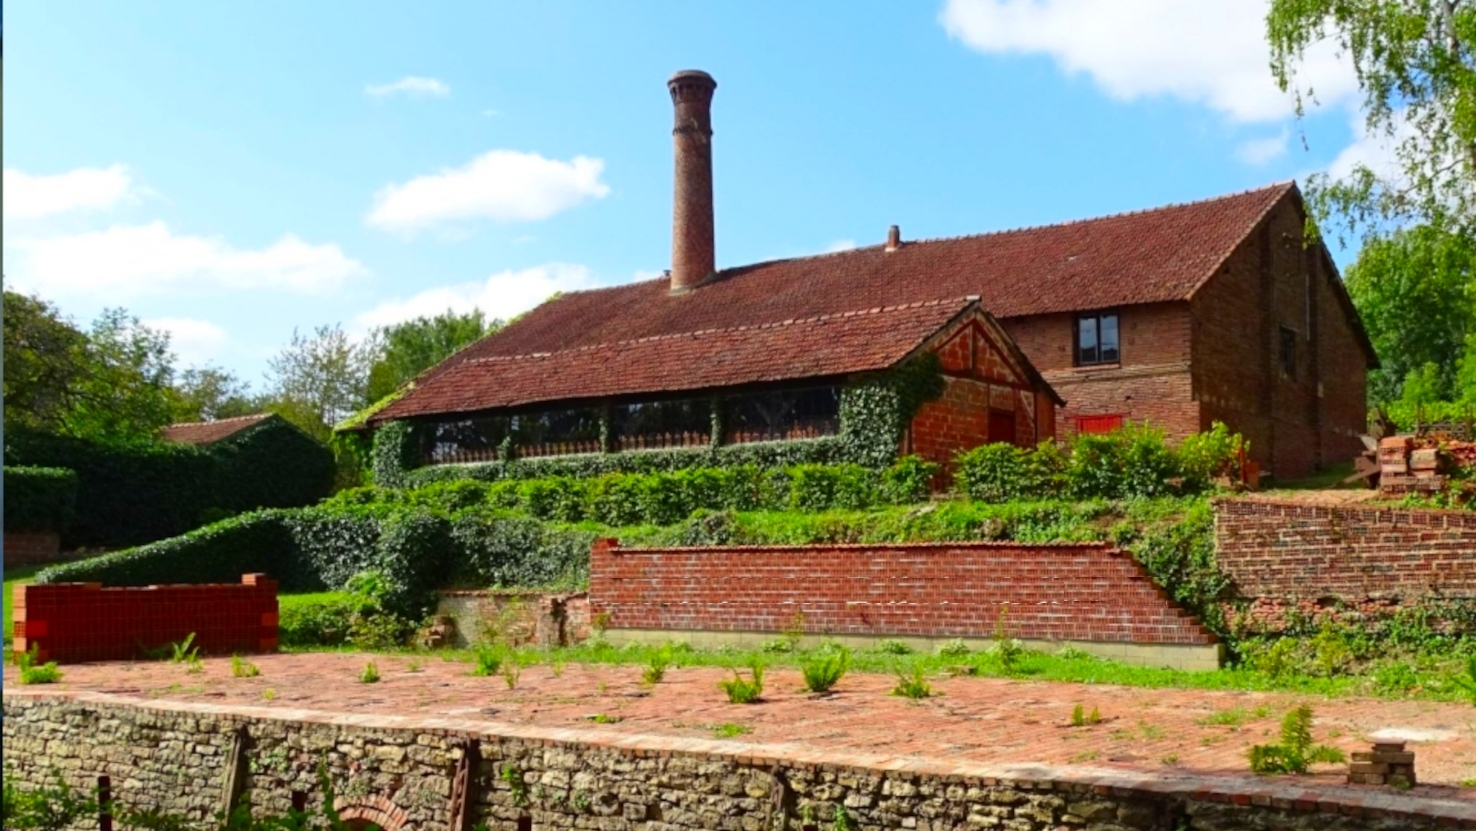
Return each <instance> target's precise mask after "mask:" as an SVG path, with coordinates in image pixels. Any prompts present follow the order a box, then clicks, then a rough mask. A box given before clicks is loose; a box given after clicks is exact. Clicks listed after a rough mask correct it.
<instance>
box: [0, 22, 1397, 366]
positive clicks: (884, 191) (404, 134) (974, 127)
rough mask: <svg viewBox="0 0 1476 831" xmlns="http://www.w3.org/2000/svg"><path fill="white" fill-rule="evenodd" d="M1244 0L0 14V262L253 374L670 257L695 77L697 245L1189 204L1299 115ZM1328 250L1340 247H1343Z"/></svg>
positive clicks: (1346, 101) (1314, 139)
mask: <svg viewBox="0 0 1476 831" xmlns="http://www.w3.org/2000/svg"><path fill="white" fill-rule="evenodd" d="M1264 10H1265V4H1264V2H1262V0H1204V2H1202V3H1201V2H1194V3H1184V2H1182V0H932V1H931V2H921V0H919V1H918V2H906V3H897V2H892V1H891V0H845V1H844V2H841V0H833V1H832V0H824V1H822V0H815V1H814V2H805V3H783V2H778V0H763V1H762V2H747V3H741V4H740V3H726V4H716V3H690V2H643V3H639V4H637V3H619V4H616V3H597V2H578V3H575V2H558V1H557V0H544V2H539V3H490V2H465V3H452V2H444V3H433V4H420V3H417V4H408V3H403V2H401V3H373V2H354V3H348V2H326V0H325V2H315V3H286V2H254V3H249V4H247V3H234V4H217V3H186V2H174V3H148V2H130V3H127V4H123V3H116V2H81V1H80V0H79V1H78V2H68V3H65V4H60V3H24V4H9V6H8V7H7V8H5V9H4V14H5V19H4V29H5V31H6V33H7V34H8V35H9V37H8V38H7V40H8V43H7V44H6V46H7V49H6V54H5V62H6V67H5V68H6V69H7V70H8V71H7V72H5V73H4V85H5V86H4V103H5V116H6V117H5V119H4V148H5V157H4V168H5V181H4V208H5V217H4V237H5V245H4V266H5V274H6V280H7V284H8V286H9V287H12V288H15V289H18V290H23V291H27V292H34V293H39V294H40V295H42V296H43V297H45V298H47V299H48V300H51V301H53V302H55V303H56V304H57V305H59V306H60V307H61V309H62V310H63V311H64V312H65V313H66V314H68V315H69V316H71V317H72V318H73V319H74V320H76V321H77V322H78V323H87V322H89V321H91V320H92V318H93V317H95V316H96V315H97V313H98V312H99V311H100V310H102V309H103V308H106V307H110V306H123V307H126V308H127V309H129V310H130V311H132V312H133V313H135V314H137V315H139V316H140V317H142V318H143V319H144V320H146V321H150V322H152V323H153V324H154V325H158V326H161V327H163V328H166V329H169V330H170V331H171V332H172V333H173V335H174V339H175V348H176V352H177V353H178V354H179V356H180V362H181V364H183V365H191V364H193V365H204V364H213V365H216V366H221V367H224V368H227V369H230V370H232V371H235V372H236V373H237V374H238V375H239V376H241V377H242V378H243V379H244V380H247V381H250V382H252V383H253V385H254V386H255V387H257V388H259V387H260V386H261V376H262V372H263V370H264V369H265V365H266V361H267V359H268V358H269V357H270V356H271V355H273V354H275V353H276V351H277V350H278V349H280V348H281V346H282V345H283V344H284V343H285V342H286V341H287V340H288V338H289V337H290V335H291V333H292V331H293V329H294V328H299V329H308V328H311V327H314V326H317V325H321V324H332V323H341V324H342V325H343V326H344V327H345V328H347V329H349V330H350V331H353V332H363V331H366V330H368V329H369V328H370V327H372V326H374V325H380V324H385V323H390V322H394V321H395V320H400V319H404V318H406V317H411V316H415V315H417V314H428V313H434V312H437V311H440V310H443V309H445V308H446V307H447V306H454V307H456V308H458V309H462V308H469V307H471V306H472V305H480V306H482V307H483V308H484V309H486V310H487V311H489V312H491V313H493V314H495V315H499V316H506V315H510V314H513V313H516V312H518V311H521V310H523V309H525V308H528V307H529V306H531V305H533V304H536V303H537V302H539V301H540V300H541V299H542V298H544V297H546V296H547V295H548V294H549V293H550V292H552V291H556V290H570V289H577V288H585V287H591V286H601V285H613V284H618V283H623V282H628V281H630V280H633V279H640V278H644V277H649V276H652V275H654V274H657V273H659V272H660V271H661V270H662V269H663V268H666V267H667V265H668V259H669V253H670V217H671V187H672V183H671V176H672V173H671V166H672V162H671V138H670V127H671V104H670V100H669V98H668V97H667V92H666V89H665V81H666V78H667V77H668V76H670V75H671V73H672V72H674V71H675V70H678V69H683V68H700V69H705V70H707V71H709V72H710V73H712V75H713V76H714V77H715V78H716V79H717V81H718V84H719V86H718V90H717V95H716V98H715V101H714V105H713V121H714V131H715V137H714V158H715V181H716V203H717V204H716V212H717V242H718V263H719V266H720V267H721V266H732V265H739V264H742V263H747V262H753V261H757V260H763V259H771V258H775V257H786V256H794V255H802V254H810V253H819V252H823V251H827V250H832V249H835V248H840V247H846V246H850V245H857V244H860V245H869V244H873V243H879V242H882V241H883V240H884V238H885V233H886V228H887V226H888V225H890V224H894V223H895V224H899V225H901V227H902V233H903V237H904V238H919V237H937V236H950V235H955V234H966V233H978V232H984V231H991V230H999V229H1004V228H1011V227H1018V226H1025V225H1035V224H1043V223H1051V222H1058V221H1063V220H1069V219H1076V218H1081V217H1087V216H1093V215H1098V214H1104V213H1112V212H1117V211H1124V210H1134V209H1139V208H1146V207H1152V206H1155V205H1159V204H1164V203H1168V202H1174V201H1184V200H1192V199H1200V198H1205V197H1209V196H1214V195H1217V194H1221V193H1227V192H1231V191H1237V190H1243V189H1246V188H1252V187H1257V186H1260V185H1263V184H1266V183H1269V182H1273V181H1279V180H1285V179H1290V178H1302V177H1304V176H1305V175H1306V174H1308V173H1310V172H1314V171H1319V170H1327V169H1332V170H1334V171H1336V170H1339V169H1344V168H1346V166H1347V165H1348V164H1349V162H1350V161H1351V160H1353V159H1377V158H1378V154H1379V152H1380V151H1379V150H1378V148H1377V147H1376V146H1374V144H1373V143H1371V142H1370V141H1369V140H1367V139H1366V138H1364V137H1363V136H1362V135H1361V132H1360V130H1359V127H1358V121H1357V113H1356V110H1355V106H1354V105H1355V104H1356V100H1355V98H1356V87H1355V86H1354V84H1353V81H1352V76H1351V72H1350V71H1349V70H1348V69H1347V68H1346V67H1344V66H1343V65H1342V64H1341V63H1340V62H1338V61H1337V60H1335V58H1334V57H1333V56H1332V55H1331V53H1330V51H1326V50H1323V51H1319V53H1318V56H1317V58H1316V60H1315V61H1314V62H1313V64H1312V65H1311V66H1310V67H1309V69H1308V78H1309V81H1310V82H1311V83H1312V85H1313V86H1314V87H1315V88H1316V89H1317V91H1318V95H1319V100H1320V106H1319V107H1317V108H1315V109H1314V110H1313V112H1312V114H1311V115H1310V117H1309V118H1308V119H1307V121H1306V122H1305V124H1304V125H1302V126H1304V127H1305V130H1306V138H1307V142H1308V144H1309V145H1310V147H1309V149H1304V148H1303V146H1302V134H1301V130H1302V126H1299V125H1298V124H1297V123H1296V122H1295V120H1294V119H1293V117H1292V108H1291V103H1290V100H1289V99H1288V98H1287V97H1286V96H1284V95H1282V94H1280V93H1279V92H1278V91H1277V90H1276V89H1275V86H1274V84H1273V83H1272V81H1271V77H1270V74H1269V71H1268V70H1267V69H1266V52H1265V46H1264V44H1263V42H1262V39H1261V19H1262V16H1263V15H1264ZM1347 257H1348V252H1341V254H1340V260H1342V261H1343V262H1344V263H1346V262H1347Z"/></svg>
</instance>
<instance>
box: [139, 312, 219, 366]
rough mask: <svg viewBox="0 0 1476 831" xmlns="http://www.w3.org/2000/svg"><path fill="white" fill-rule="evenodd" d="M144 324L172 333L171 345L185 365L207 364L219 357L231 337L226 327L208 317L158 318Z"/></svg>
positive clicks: (170, 335)
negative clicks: (228, 337)
mask: <svg viewBox="0 0 1476 831" xmlns="http://www.w3.org/2000/svg"><path fill="white" fill-rule="evenodd" d="M143 323H144V325H145V326H147V327H149V328H150V329H162V330H164V331H165V332H168V333H169V345H170V347H172V348H173V349H174V354H175V355H177V356H179V358H180V360H181V362H182V363H183V364H184V365H185V366H205V365H206V364H208V363H210V362H211V361H213V360H215V358H216V357H218V356H219V355H220V351H221V349H222V348H224V347H225V344H226V340H227V336H226V330H225V329H222V328H221V327H219V326H217V325H215V324H214V323H211V322H210V321H208V320H196V319H194V318H188V317H157V318H154V319H152V320H145V321H144V322H143Z"/></svg>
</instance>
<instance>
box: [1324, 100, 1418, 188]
mask: <svg viewBox="0 0 1476 831" xmlns="http://www.w3.org/2000/svg"><path fill="white" fill-rule="evenodd" d="M1402 115H1403V114H1402V113H1399V114H1396V116H1395V125H1394V132H1393V134H1392V135H1385V134H1383V133H1373V134H1371V133H1369V132H1368V125H1367V123H1366V122H1365V121H1364V119H1363V116H1362V115H1355V116H1354V117H1353V123H1352V125H1351V128H1350V129H1351V130H1352V131H1353V135H1354V139H1353V143H1352V144H1349V145H1348V146H1347V147H1345V148H1343V152H1341V153H1339V154H1338V156H1337V158H1335V159H1333V160H1332V163H1331V164H1329V165H1328V166H1327V174H1328V175H1329V176H1331V177H1332V178H1334V179H1341V178H1343V177H1345V176H1347V175H1348V174H1350V173H1352V172H1353V168H1355V167H1357V166H1359V165H1362V166H1364V167H1367V168H1368V169H1369V170H1372V171H1373V172H1374V173H1376V174H1378V176H1379V177H1380V178H1383V179H1387V180H1391V181H1396V182H1400V181H1405V180H1406V179H1407V176H1408V174H1406V173H1405V171H1404V166H1403V164H1401V163H1400V161H1399V157H1398V156H1397V155H1396V154H1395V148H1397V147H1398V146H1399V145H1400V143H1401V142H1403V141H1405V140H1406V139H1408V138H1411V137H1413V136H1414V132H1415V128H1414V126H1413V125H1411V124H1410V123H1409V122H1408V121H1406V120H1405V119H1404V118H1403V117H1402Z"/></svg>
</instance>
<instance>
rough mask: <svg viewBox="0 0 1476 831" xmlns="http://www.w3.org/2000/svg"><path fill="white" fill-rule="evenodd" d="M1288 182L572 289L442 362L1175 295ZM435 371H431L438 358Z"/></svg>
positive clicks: (1192, 285)
mask: <svg viewBox="0 0 1476 831" xmlns="http://www.w3.org/2000/svg"><path fill="white" fill-rule="evenodd" d="M1295 193H1296V185H1295V184H1293V183H1291V182H1286V183H1282V184H1277V185H1272V186H1270V187H1265V188H1261V189H1260V190H1253V191H1247V192H1245V193H1238V194H1233V195H1230V196H1223V197H1220V198H1217V199H1209V200H1205V201H1203V202H1193V203H1189V204H1184V205H1170V206H1168V207H1163V208H1155V209H1152V210H1146V211H1139V212H1136V213H1126V214H1117V215H1114V216H1108V217H1102V218H1100V219H1088V220H1081V221H1077V222H1068V223H1064V224H1061V225H1050V226H1045V227H1040V228H1026V229H1022V230H1015V231H1002V232H999V233H992V234H981V235H977V236H968V237H955V238H952V239H939V240H923V241H917V242H904V243H903V245H902V246H901V248H899V249H898V250H896V251H892V252H888V251H886V250H884V247H883V246H881V245H876V246H872V247H869V248H858V249H855V250H852V251H844V252H841V253H837V254H825V255H821V256H815V257H801V258H796V259H790V260H775V261H772V262H764V263H757V264H754V265H748V266H742V267H739V268H731V269H726V270H724V271H721V272H719V273H718V275H717V276H716V278H714V279H713V280H712V281H711V282H709V283H707V284H704V285H702V286H701V287H699V288H697V289H696V290H695V291H692V292H689V293H687V294H682V295H677V296H671V295H669V294H668V287H669V284H668V281H667V279H666V278H660V279H656V280H647V281H643V282H639V283H632V284H629V285H624V286H616V287H613V288H606V289H596V290H593V291H580V292H571V293H569V294H566V295H563V296H561V297H559V298H558V299H557V300H555V301H552V302H549V303H545V304H544V305H542V306H540V307H538V308H537V309H535V310H533V311H532V312H530V313H528V314H527V315H526V316H524V317H523V318H522V319H520V320H518V321H517V322H516V323H514V324H512V325H510V326H508V327H507V328H505V329H503V330H502V331H501V332H499V333H497V334H495V335H492V336H490V337H488V338H485V339H483V340H482V341H480V342H479V343H476V344H473V345H472V346H470V347H468V348H466V349H465V350H463V351H462V352H460V353H458V354H457V355H456V356H454V357H453V358H452V359H451V360H450V361H448V362H447V364H444V365H443V367H447V366H450V365H452V364H454V363H459V362H460V361H463V360H469V359H474V358H484V357H491V356H496V355H526V354H529V353H533V352H556V351H559V350H563V349H572V348H576V347H584V346H590V345H593V344H603V343H614V342H617V341H629V340H636V339H640V338H649V337H657V336H663V335H675V334H680V333H683V332H691V331H696V330H702V329H728V328H732V327H735V326H756V325H760V324H764V323H772V322H775V321H780V320H794V319H802V318H810V317H815V316H817V315H828V314H837V313H840V312H846V311H851V310H853V309H867V308H876V307H879V306H895V305H904V304H910V303H918V302H925V301H931V300H941V299H945V298H955V297H965V296H970V295H977V296H979V297H980V299H981V302H982V304H983V306H984V308H985V309H987V310H988V311H989V312H990V313H991V314H993V315H994V316H995V317H996V318H1000V319H1003V318H1010V317H1019V316H1022V315H1035V314H1043V313H1048V312H1064V311H1076V310H1083V309H1098V308H1110V307H1113V306H1127V305H1134V304H1139V303H1155V302H1162V301H1172V300H1185V299H1188V298H1189V297H1190V296H1192V295H1193V294H1194V292H1195V291H1196V290H1197V289H1198V288H1199V286H1200V285H1201V284H1203V283H1204V281H1205V280H1207V279H1208V278H1209V277H1210V276H1211V275H1212V274H1214V272H1215V271H1216V269H1218V268H1219V266H1220V264H1221V263H1222V262H1223V261H1224V260H1225V258H1226V257H1228V256H1229V255H1230V253H1231V252H1232V251H1233V250H1234V249H1235V247H1236V246H1237V245H1239V244H1240V242H1241V241H1242V240H1244V239H1245V238H1246V237H1247V236H1248V235H1249V234H1250V233H1251V231H1252V230H1253V229H1254V228H1255V227H1256V225H1257V224H1258V223H1259V222H1260V220H1261V218H1262V217H1263V216H1265V215H1266V213H1267V212H1268V211H1270V210H1271V208H1272V207H1273V206H1274V205H1275V204H1276V203H1277V202H1279V201H1280V200H1281V199H1283V198H1285V197H1286V196H1288V195H1289V194H1295ZM438 371H443V370H438Z"/></svg>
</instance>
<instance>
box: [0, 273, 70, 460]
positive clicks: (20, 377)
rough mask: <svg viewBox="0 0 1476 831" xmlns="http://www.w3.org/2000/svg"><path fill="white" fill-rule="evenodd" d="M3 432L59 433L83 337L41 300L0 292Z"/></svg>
mask: <svg viewBox="0 0 1476 831" xmlns="http://www.w3.org/2000/svg"><path fill="white" fill-rule="evenodd" d="M4 304H5V309H4V325H3V328H4V350H5V356H4V360H5V429H7V430H13V429H15V428H17V427H21V428H31V429H37V430H47V431H52V432H57V431H60V429H61V424H62V419H63V418H64V416H65V415H66V413H67V411H68V410H69V409H70V408H71V390H72V386H73V384H75V383H76V382H77V381H78V380H79V379H80V378H82V377H84V376H85V375H86V372H87V366H86V353H87V336H86V335H85V334H83V333H82V331H81V330H79V329H78V328H77V327H76V326H73V325H72V323H71V322H70V321H68V320H66V319H65V318H63V317H62V316H61V313H60V312H58V311H57V309H56V307H55V306H52V305H51V304H49V303H47V302H46V301H44V300H42V299H41V298H39V297H28V296H26V295H23V294H17V293H15V292H11V291H7V292H5V293H4Z"/></svg>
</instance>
